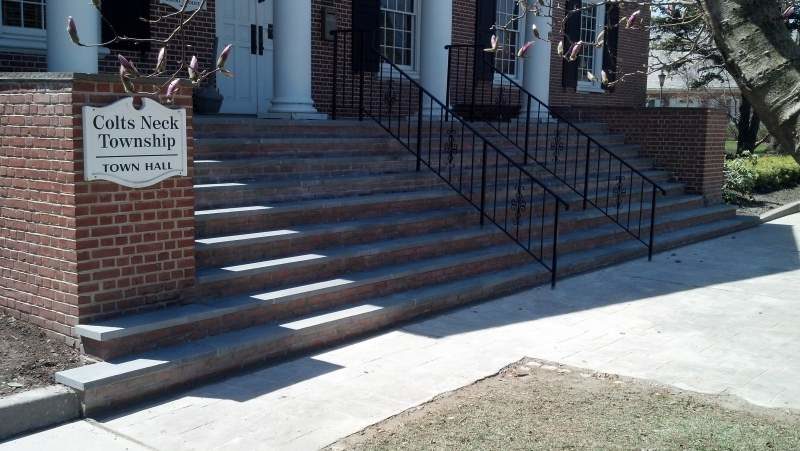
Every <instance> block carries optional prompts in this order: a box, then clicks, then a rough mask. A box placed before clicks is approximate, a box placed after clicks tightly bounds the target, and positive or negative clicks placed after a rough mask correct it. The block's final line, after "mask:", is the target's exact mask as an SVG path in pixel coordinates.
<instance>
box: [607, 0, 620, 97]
mask: <svg viewBox="0 0 800 451" xmlns="http://www.w3.org/2000/svg"><path fill="white" fill-rule="evenodd" d="M607 8H608V12H607V13H606V42H605V45H604V46H603V70H604V71H605V73H606V75H607V76H608V81H609V82H612V81H615V80H616V79H617V52H618V49H619V6H618V5H608V6H607ZM608 89H609V91H613V90H614V88H613V87H611V88H608Z"/></svg>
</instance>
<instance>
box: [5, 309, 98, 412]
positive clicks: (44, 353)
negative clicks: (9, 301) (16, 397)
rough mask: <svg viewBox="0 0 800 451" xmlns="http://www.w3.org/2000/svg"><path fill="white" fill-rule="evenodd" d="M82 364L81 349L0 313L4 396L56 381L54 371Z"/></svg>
mask: <svg viewBox="0 0 800 451" xmlns="http://www.w3.org/2000/svg"><path fill="white" fill-rule="evenodd" d="M81 364H82V360H81V356H80V353H79V352H78V350H76V349H73V348H71V347H69V346H67V344H66V343H64V342H61V341H58V340H54V339H51V338H47V336H46V335H45V334H44V332H42V331H41V330H40V329H39V328H37V327H36V326H34V325H32V324H28V323H25V322H23V321H18V320H16V319H14V318H12V317H11V316H8V315H5V314H3V313H2V312H0V398H3V397H6V396H9V395H12V394H14V393H19V392H22V391H26V390H30V389H32V388H36V387H42V386H45V385H52V384H53V374H55V373H57V372H58V371H62V370H66V369H69V368H74V367H76V366H80V365H81Z"/></svg>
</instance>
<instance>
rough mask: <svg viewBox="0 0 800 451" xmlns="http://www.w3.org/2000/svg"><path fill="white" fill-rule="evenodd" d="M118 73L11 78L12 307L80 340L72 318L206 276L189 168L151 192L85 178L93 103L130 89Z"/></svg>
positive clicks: (8, 201)
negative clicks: (85, 121)
mask: <svg viewBox="0 0 800 451" xmlns="http://www.w3.org/2000/svg"><path fill="white" fill-rule="evenodd" d="M124 96H125V94H123V93H122V92H121V89H120V87H119V85H118V84H117V83H116V82H115V77H113V76H87V75H73V74H54V73H46V74H38V75H37V74H32V73H27V74H19V75H16V76H11V75H7V76H4V77H3V78H0V112H2V117H0V125H2V127H0V308H2V309H3V310H5V311H7V312H9V313H10V314H12V315H13V316H15V317H17V318H20V319H22V320H26V321H29V322H32V323H34V324H36V325H38V326H40V327H42V328H43V329H45V330H46V331H47V332H48V333H49V334H51V335H55V336H59V337H61V338H65V339H66V340H67V341H68V342H70V343H74V340H73V338H72V331H71V326H74V325H75V324H78V323H81V322H88V321H92V320H95V319H98V318H101V317H105V316H112V315H116V314H120V313H123V312H129V311H136V310H141V309H145V308H152V307H155V306H159V305H164V304H167V303H174V302H179V301H181V300H182V296H186V295H187V294H188V291H187V290H188V289H190V288H191V287H192V286H193V284H194V211H193V204H194V197H193V192H192V169H191V168H192V164H191V162H192V154H193V143H192V139H191V118H192V114H191V88H190V87H188V86H186V87H185V88H184V89H183V92H182V94H181V95H180V96H179V97H178V98H177V99H176V104H177V105H179V106H181V107H184V108H186V109H187V123H188V124H189V131H188V135H189V139H188V145H189V148H188V151H189V168H190V173H189V176H188V177H177V178H171V179H168V180H165V181H163V182H161V183H159V184H157V185H155V186H153V187H149V188H145V189H130V188H125V187H122V186H119V185H116V184H113V183H110V182H105V181H96V182H91V183H90V182H86V181H84V180H83V155H82V145H83V143H82V130H81V124H82V118H81V108H82V107H83V106H84V105H93V106H103V105H106V104H108V103H111V102H113V101H114V100H116V99H118V98H121V97H124Z"/></svg>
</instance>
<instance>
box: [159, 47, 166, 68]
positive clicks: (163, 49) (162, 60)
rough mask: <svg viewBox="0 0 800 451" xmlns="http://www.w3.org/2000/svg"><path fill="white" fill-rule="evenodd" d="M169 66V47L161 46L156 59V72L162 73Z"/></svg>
mask: <svg viewBox="0 0 800 451" xmlns="http://www.w3.org/2000/svg"><path fill="white" fill-rule="evenodd" d="M166 68H167V48H166V47H161V50H159V51H158V59H157V60H156V72H157V73H161V72H164V70H165V69H166Z"/></svg>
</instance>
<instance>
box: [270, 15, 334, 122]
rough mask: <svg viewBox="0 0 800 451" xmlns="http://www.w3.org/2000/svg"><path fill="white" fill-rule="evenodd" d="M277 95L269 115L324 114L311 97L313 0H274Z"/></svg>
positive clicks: (309, 116)
mask: <svg viewBox="0 0 800 451" xmlns="http://www.w3.org/2000/svg"><path fill="white" fill-rule="evenodd" d="M274 5H275V6H274V7H275V13H274V16H273V17H274V19H273V20H274V21H275V24H274V30H275V31H274V40H275V41H274V48H275V53H274V63H273V72H274V75H275V94H274V95H275V97H273V98H272V108H271V109H270V114H269V115H268V116H270V117H288V118H291V119H318V118H324V115H321V114H320V113H318V112H317V110H316V108H314V101H313V100H312V99H311V0H275V1H274Z"/></svg>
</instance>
